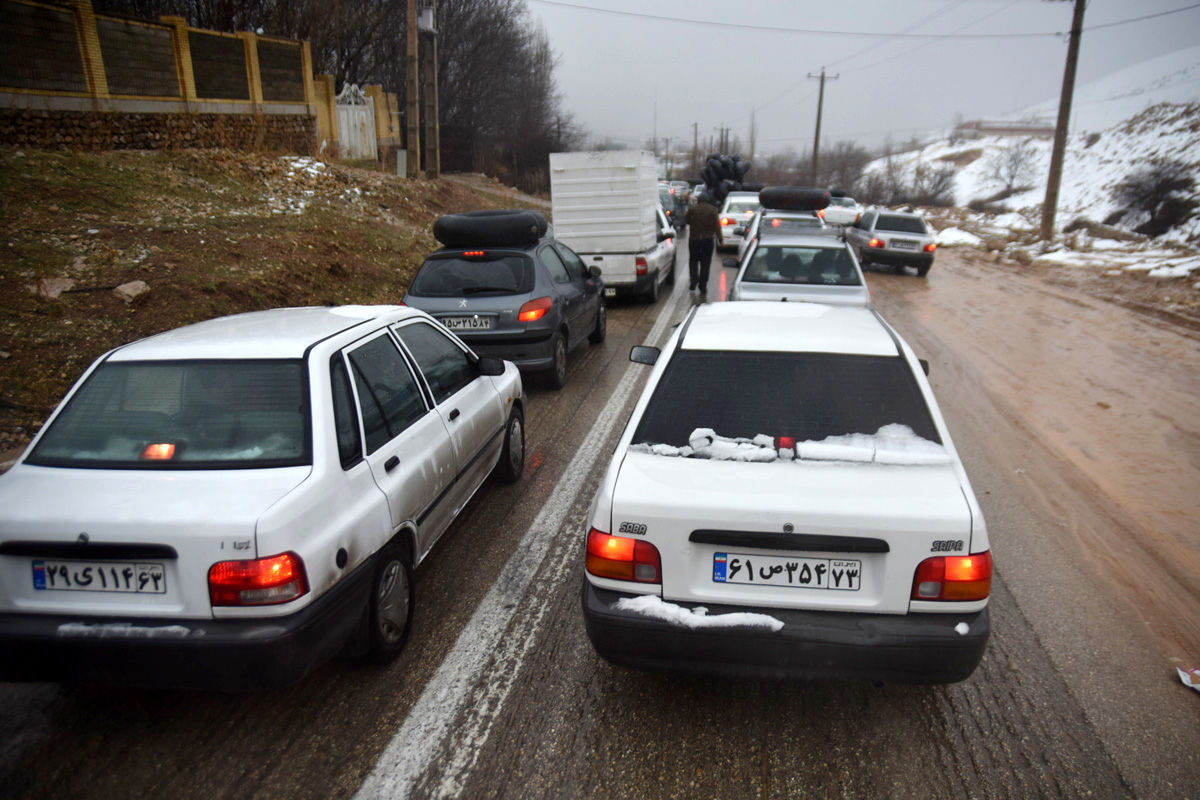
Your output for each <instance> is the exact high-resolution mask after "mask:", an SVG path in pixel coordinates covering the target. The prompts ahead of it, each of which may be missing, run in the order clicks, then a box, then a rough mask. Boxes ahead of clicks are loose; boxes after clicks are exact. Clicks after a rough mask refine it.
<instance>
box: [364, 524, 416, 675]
mask: <svg viewBox="0 0 1200 800" xmlns="http://www.w3.org/2000/svg"><path fill="white" fill-rule="evenodd" d="M412 577H413V574H412V558H411V557H410V556H409V554H408V549H407V548H406V547H404V546H402V545H401V544H400V543H398V542H396V541H394V540H393V541H391V542H389V543H388V544H386V545H384V547H383V549H382V550H380V551H379V555H378V557H377V562H376V564H375V577H374V579H373V580H372V581H371V595H370V598H369V599H368V602H369V603H370V609H369V617H370V623H371V641H370V650H369V652H368V657H369V658H370V659H371V660H372V661H374V662H375V663H376V664H387V663H389V662H390V661H392V660H393V659H395V658H396V656H398V655H400V651H401V650H403V649H404V645H405V644H406V643H407V642H408V634H409V632H410V631H411V630H412V616H413V599H414V596H413V581H412Z"/></svg>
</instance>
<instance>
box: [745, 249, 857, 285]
mask: <svg viewBox="0 0 1200 800" xmlns="http://www.w3.org/2000/svg"><path fill="white" fill-rule="evenodd" d="M742 280H743V281H749V282H750V283H789V284H807V285H820V286H861V285H862V282H861V281H860V280H859V278H858V272H857V271H856V270H855V269H854V261H853V260H852V259H851V258H850V253H849V252H848V251H847V250H846V248H844V247H782V246H772V245H766V244H764V245H763V246H760V247H759V248H758V249H757V250H755V251H754V256H753V257H752V258H751V259H750V263H749V264H747V265H746V271H745V273H743V275H742Z"/></svg>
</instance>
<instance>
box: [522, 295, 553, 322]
mask: <svg viewBox="0 0 1200 800" xmlns="http://www.w3.org/2000/svg"><path fill="white" fill-rule="evenodd" d="M553 306H554V300H553V299H552V298H549V297H539V298H538V299H536V300H530V301H529V302H528V303H526V304H524V305H523V306H521V308H520V310H518V311H517V319H518V320H520V321H521V322H533V321H534V320H539V319H541V318H542V317H544V316H546V312H547V311H549V310H550V309H551V308H552V307H553Z"/></svg>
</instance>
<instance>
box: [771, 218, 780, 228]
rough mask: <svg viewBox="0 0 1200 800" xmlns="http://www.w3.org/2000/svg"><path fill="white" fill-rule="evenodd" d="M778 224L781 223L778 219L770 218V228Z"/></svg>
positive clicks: (776, 226)
mask: <svg viewBox="0 0 1200 800" xmlns="http://www.w3.org/2000/svg"><path fill="white" fill-rule="evenodd" d="M780 224H782V223H780V221H779V220H777V219H773V220H771V227H772V228H778V227H779V226H780Z"/></svg>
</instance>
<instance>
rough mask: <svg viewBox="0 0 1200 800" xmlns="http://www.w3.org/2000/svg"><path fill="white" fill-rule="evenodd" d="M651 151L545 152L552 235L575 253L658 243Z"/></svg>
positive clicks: (618, 250)
mask: <svg viewBox="0 0 1200 800" xmlns="http://www.w3.org/2000/svg"><path fill="white" fill-rule="evenodd" d="M657 204H658V186H657V180H656V167H655V161H654V155H653V154H652V153H648V152H646V151H644V150H611V151H603V152H585V153H551V154H550V205H551V209H552V211H553V214H554V237H555V238H556V239H558V240H560V241H562V242H563V243H564V244H566V245H567V246H568V247H570V248H571V249H572V250H574V251H575V252H577V253H580V254H585V253H645V252H647V251H649V250H653V249H654V247H655V245H656V244H657V241H658V239H657V236H658V226H657V220H656V218H655V207H656V206H657Z"/></svg>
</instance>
